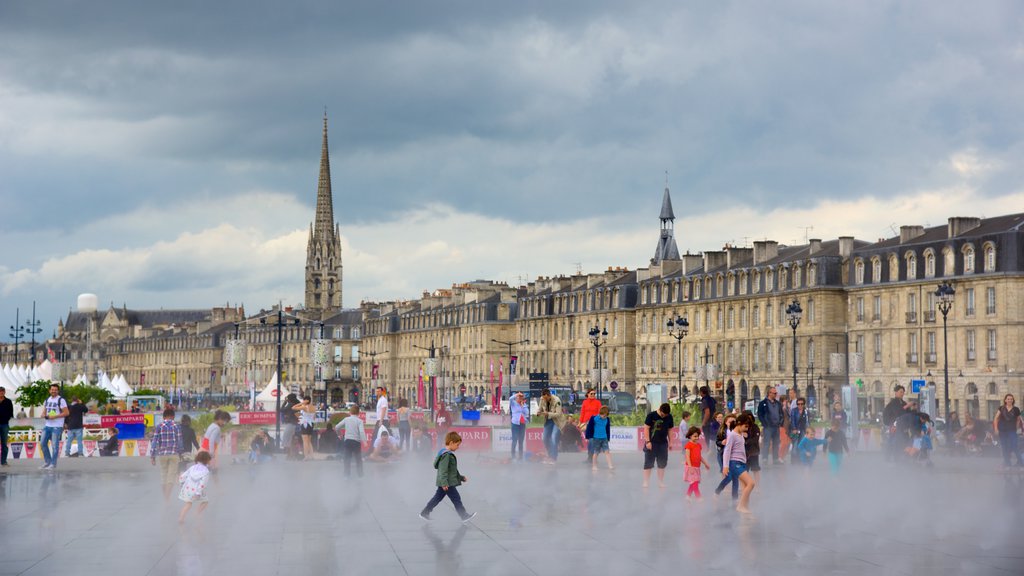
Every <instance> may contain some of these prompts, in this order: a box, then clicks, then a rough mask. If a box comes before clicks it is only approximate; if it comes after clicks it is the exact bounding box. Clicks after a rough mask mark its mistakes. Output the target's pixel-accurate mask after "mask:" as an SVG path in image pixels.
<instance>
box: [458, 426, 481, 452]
mask: <svg viewBox="0 0 1024 576" xmlns="http://www.w3.org/2000/svg"><path fill="white" fill-rule="evenodd" d="M450 430H451V431H452V432H458V433H459V435H460V436H462V447H461V448H460V450H472V451H490V449H491V429H490V428H483V427H480V426H472V427H471V426H452V427H451V428H450Z"/></svg>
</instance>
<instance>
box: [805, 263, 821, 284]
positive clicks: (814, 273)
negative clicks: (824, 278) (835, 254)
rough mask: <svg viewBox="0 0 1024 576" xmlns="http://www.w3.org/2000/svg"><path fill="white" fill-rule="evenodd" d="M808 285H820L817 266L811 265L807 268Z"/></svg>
mask: <svg viewBox="0 0 1024 576" xmlns="http://www.w3.org/2000/svg"><path fill="white" fill-rule="evenodd" d="M807 285H808V286H817V285H818V266H817V265H815V264H811V265H810V266H808V267H807Z"/></svg>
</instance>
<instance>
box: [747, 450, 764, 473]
mask: <svg viewBox="0 0 1024 576" xmlns="http://www.w3.org/2000/svg"><path fill="white" fill-rule="evenodd" d="M747 470H750V471H751V472H760V471H761V455H760V454H758V455H757V456H747Z"/></svg>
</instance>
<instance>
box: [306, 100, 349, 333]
mask: <svg viewBox="0 0 1024 576" xmlns="http://www.w3.org/2000/svg"><path fill="white" fill-rule="evenodd" d="M309 232H310V233H309V243H308V245H307V247H306V309H307V310H317V311H320V312H321V313H322V314H323V315H326V314H327V313H330V312H332V311H336V310H340V309H341V295H342V290H341V286H342V264H341V229H340V228H339V227H338V226H337V224H336V223H335V221H334V199H333V196H332V192H331V160H330V155H329V154H328V149H327V112H326V110H325V111H324V134H323V143H322V145H321V149H320V178H319V180H318V182H317V189H316V215H315V218H314V221H313V223H312V224H311V225H310V231H309Z"/></svg>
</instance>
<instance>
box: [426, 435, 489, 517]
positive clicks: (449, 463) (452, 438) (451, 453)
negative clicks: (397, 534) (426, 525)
mask: <svg viewBox="0 0 1024 576" xmlns="http://www.w3.org/2000/svg"><path fill="white" fill-rule="evenodd" d="M461 445H462V436H459V433H458V432H449V433H448V434H446V435H445V437H444V450H441V451H440V452H438V454H437V457H436V458H434V468H435V469H436V470H437V479H436V481H435V484H436V485H437V490H436V491H434V496H433V497H432V498H431V499H430V501H429V502H427V505H426V506H424V507H423V510H422V511H421V512H420V518H422V519H424V520H428V521H429V520H430V513H431V512H433V511H434V508H436V507H437V505H438V504H440V503H441V500H444V498H445V497H446V496H447V497H448V499H449V500H451V501H452V504H453V505H454V506H455V511H456V512H458V514H459V518H461V519H462V521H463V522H469V521H470V520H472V519H473V517H474V516H476V513H473V514H470V513H469V512H466V508H465V507H464V506H463V505H462V496H461V495H460V494H459V486H461V485H463V484H465V483H466V482H468V481H469V479H468V478H466V477H465V476H463V475H462V473H461V472H459V461H458V459H457V458H456V457H455V452H457V451H458V449H459V447H460V446H461Z"/></svg>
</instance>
